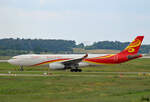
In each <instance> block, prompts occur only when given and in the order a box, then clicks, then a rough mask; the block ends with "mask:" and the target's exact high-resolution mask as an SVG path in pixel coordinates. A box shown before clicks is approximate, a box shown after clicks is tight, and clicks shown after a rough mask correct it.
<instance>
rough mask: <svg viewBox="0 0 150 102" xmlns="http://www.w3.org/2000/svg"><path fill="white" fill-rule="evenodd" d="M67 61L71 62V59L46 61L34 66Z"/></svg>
mask: <svg viewBox="0 0 150 102" xmlns="http://www.w3.org/2000/svg"><path fill="white" fill-rule="evenodd" d="M65 60H69V59H56V60H49V61H45V62H42V63H38V64H35V65H32V66H39V65H43V64H48V63H53V62H60V61H65Z"/></svg>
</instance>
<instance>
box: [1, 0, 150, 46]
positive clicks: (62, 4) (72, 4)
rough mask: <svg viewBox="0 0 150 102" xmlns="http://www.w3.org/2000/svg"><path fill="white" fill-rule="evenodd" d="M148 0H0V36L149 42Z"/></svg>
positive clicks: (77, 40)
mask: <svg viewBox="0 0 150 102" xmlns="http://www.w3.org/2000/svg"><path fill="white" fill-rule="evenodd" d="M149 5H150V0H0V39H2V38H32V39H34V38H38V39H39V38H40V39H65V40H75V41H76V42H77V43H81V42H83V43H85V44H91V43H92V42H97V41H104V40H109V41H122V42H125V41H131V40H133V39H134V38H135V37H136V36H137V35H144V36H145V39H144V44H150V40H149V39H150V6H149Z"/></svg>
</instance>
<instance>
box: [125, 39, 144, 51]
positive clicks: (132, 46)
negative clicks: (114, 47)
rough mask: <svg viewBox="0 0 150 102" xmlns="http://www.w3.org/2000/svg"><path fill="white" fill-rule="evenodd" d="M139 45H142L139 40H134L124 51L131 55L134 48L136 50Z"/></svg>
mask: <svg viewBox="0 0 150 102" xmlns="http://www.w3.org/2000/svg"><path fill="white" fill-rule="evenodd" d="M141 43H142V41H141V40H139V39H136V40H134V41H133V42H132V43H131V44H130V45H129V46H128V47H127V48H126V50H127V51H128V52H129V53H132V52H134V51H135V48H136V47H138V46H140V45H141Z"/></svg>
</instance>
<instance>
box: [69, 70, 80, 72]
mask: <svg viewBox="0 0 150 102" xmlns="http://www.w3.org/2000/svg"><path fill="white" fill-rule="evenodd" d="M70 71H71V72H82V69H71V70H70Z"/></svg>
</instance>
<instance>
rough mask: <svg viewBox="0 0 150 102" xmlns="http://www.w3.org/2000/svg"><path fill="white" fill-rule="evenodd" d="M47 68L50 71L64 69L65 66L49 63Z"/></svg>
mask: <svg viewBox="0 0 150 102" xmlns="http://www.w3.org/2000/svg"><path fill="white" fill-rule="evenodd" d="M49 68H50V69H64V68H65V65H63V64H62V63H59V62H55V63H50V64H49Z"/></svg>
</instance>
